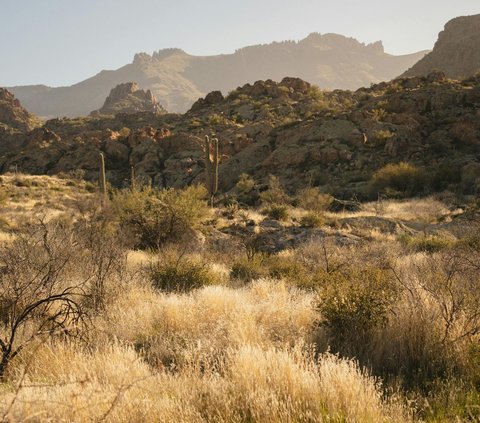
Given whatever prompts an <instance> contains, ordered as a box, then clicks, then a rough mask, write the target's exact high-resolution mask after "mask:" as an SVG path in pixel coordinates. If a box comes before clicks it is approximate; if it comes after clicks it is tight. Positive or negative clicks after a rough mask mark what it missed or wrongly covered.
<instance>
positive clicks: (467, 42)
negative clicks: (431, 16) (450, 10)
mask: <svg viewBox="0 0 480 423" xmlns="http://www.w3.org/2000/svg"><path fill="white" fill-rule="evenodd" d="M435 69H437V70H440V71H442V72H444V73H445V74H446V76H447V77H449V78H463V77H467V76H471V75H474V74H475V73H477V72H479V71H480V15H474V16H462V17H459V18H456V19H453V20H451V21H450V22H448V23H447V24H446V25H445V29H444V30H443V31H442V32H440V34H439V35H438V41H437V42H436V44H435V47H434V49H433V51H432V52H431V53H429V54H427V55H426V56H425V57H424V58H423V59H422V60H420V61H419V62H418V63H417V64H415V65H414V66H413V67H412V68H411V69H409V70H408V71H407V72H405V74H404V76H426V75H428V74H429V73H430V72H432V71H433V70H435Z"/></svg>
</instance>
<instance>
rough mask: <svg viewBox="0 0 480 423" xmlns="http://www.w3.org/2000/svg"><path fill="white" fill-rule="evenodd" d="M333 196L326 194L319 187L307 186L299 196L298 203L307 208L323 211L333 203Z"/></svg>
mask: <svg viewBox="0 0 480 423" xmlns="http://www.w3.org/2000/svg"><path fill="white" fill-rule="evenodd" d="M332 201H333V197H332V196H331V195H329V194H324V193H323V192H321V191H320V190H319V189H318V188H314V187H311V188H305V189H303V190H301V191H300V193H299V194H298V196H297V203H298V205H299V206H300V207H302V208H304V209H305V210H309V211H315V212H322V211H326V210H327V209H328V207H329V205H330V204H331V203H332Z"/></svg>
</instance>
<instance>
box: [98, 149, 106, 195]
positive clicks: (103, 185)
mask: <svg viewBox="0 0 480 423" xmlns="http://www.w3.org/2000/svg"><path fill="white" fill-rule="evenodd" d="M98 185H99V188H100V196H101V199H102V203H104V202H105V200H106V198H107V178H106V176H105V157H104V155H103V153H100V169H99V181H98Z"/></svg>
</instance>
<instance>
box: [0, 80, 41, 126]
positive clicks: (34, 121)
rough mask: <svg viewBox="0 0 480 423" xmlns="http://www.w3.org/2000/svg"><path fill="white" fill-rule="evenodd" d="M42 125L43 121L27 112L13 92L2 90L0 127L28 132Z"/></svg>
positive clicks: (0, 89) (0, 93) (0, 94)
mask: <svg viewBox="0 0 480 423" xmlns="http://www.w3.org/2000/svg"><path fill="white" fill-rule="evenodd" d="M40 125H41V121H40V120H39V119H38V118H37V117H35V116H33V115H32V114H30V113H29V112H27V111H26V110H25V109H24V108H23V107H22V105H21V104H20V101H19V100H18V99H16V98H15V97H14V95H13V94H12V93H11V92H9V91H8V90H6V89H5V88H0V126H2V127H3V128H4V129H13V130H18V131H22V132H26V131H30V130H32V129H33V128H35V127H37V126H40Z"/></svg>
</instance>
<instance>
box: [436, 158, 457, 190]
mask: <svg viewBox="0 0 480 423" xmlns="http://www.w3.org/2000/svg"><path fill="white" fill-rule="evenodd" d="M461 179H462V177H461V174H460V172H459V171H458V166H455V164H453V163H442V164H441V165H440V166H438V168H437V169H436V171H435V174H434V175H433V180H432V185H433V189H435V190H436V191H441V190H444V189H446V188H448V186H449V185H452V184H458V183H460V182H461Z"/></svg>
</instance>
